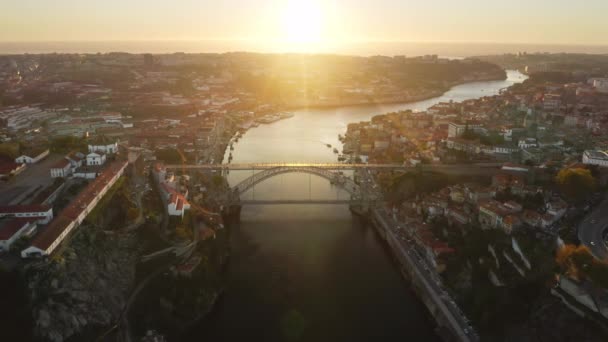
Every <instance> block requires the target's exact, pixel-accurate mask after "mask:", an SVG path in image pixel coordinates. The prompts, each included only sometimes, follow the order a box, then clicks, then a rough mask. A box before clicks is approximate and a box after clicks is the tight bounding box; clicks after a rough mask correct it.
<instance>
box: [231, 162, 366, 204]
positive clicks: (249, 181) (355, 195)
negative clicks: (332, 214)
mask: <svg viewBox="0 0 608 342" xmlns="http://www.w3.org/2000/svg"><path fill="white" fill-rule="evenodd" d="M287 173H304V174H309V175H314V176H318V177H321V178H324V179H326V180H328V181H329V182H330V183H331V184H333V185H335V186H338V187H339V188H341V189H342V190H344V191H346V192H347V193H348V194H350V197H351V198H350V199H345V200H341V199H335V200H315V199H307V200H256V199H253V200H241V199H240V198H241V196H242V195H243V194H244V193H246V192H247V191H249V190H251V189H255V186H256V185H257V184H259V183H262V182H264V181H266V180H268V179H270V178H272V177H275V176H278V175H282V174H287ZM361 188H362V187H361V186H360V185H358V184H357V183H355V181H354V180H353V179H351V178H349V177H347V176H345V175H343V174H342V173H339V172H336V171H334V170H330V169H327V168H321V167H316V166H308V165H298V166H293V165H289V166H286V165H281V166H276V167H273V168H266V169H262V171H261V172H258V173H256V174H254V175H252V176H250V177H248V178H246V179H245V180H243V181H241V182H240V183H238V184H237V185H235V186H234V187H232V190H233V198H234V200H233V203H235V204H241V205H243V204H247V205H251V204H261V205H266V204H303V203H313V204H355V203H361V202H362V201H363V200H364V199H365V197H366V196H365V193H364V192H363V191H362V189H361Z"/></svg>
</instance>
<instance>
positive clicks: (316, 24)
mask: <svg viewBox="0 0 608 342" xmlns="http://www.w3.org/2000/svg"><path fill="white" fill-rule="evenodd" d="M281 20H282V22H283V25H282V28H283V30H284V32H283V37H284V38H285V40H286V41H287V42H289V43H294V44H309V43H318V42H320V41H321V40H322V38H323V8H322V6H321V4H320V3H319V2H318V1H315V0H288V2H287V4H286V6H285V9H284V10H283V13H282V17H281Z"/></svg>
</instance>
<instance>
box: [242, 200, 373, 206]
mask: <svg viewBox="0 0 608 342" xmlns="http://www.w3.org/2000/svg"><path fill="white" fill-rule="evenodd" d="M238 204H240V205H247V206H249V205H275V204H336V205H339V204H342V205H346V204H361V201H357V200H323V199H310V200H307V199H302V200H241V201H240V202H238Z"/></svg>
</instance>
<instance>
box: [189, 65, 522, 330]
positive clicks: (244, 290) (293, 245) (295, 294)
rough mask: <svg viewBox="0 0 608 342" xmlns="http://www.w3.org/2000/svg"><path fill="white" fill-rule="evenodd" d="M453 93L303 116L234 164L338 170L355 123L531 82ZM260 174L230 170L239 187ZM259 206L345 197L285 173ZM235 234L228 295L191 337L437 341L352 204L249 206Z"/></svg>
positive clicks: (266, 188) (267, 131)
mask: <svg viewBox="0 0 608 342" xmlns="http://www.w3.org/2000/svg"><path fill="white" fill-rule="evenodd" d="M508 75H509V78H508V80H506V81H498V82H482V83H474V84H467V85H462V86H458V87H455V88H453V89H452V90H451V91H450V92H448V93H446V94H445V95H444V96H442V97H440V98H437V99H432V100H428V101H422V102H419V103H412V104H393V105H378V106H365V107H351V108H337V109H315V110H300V111H297V112H295V114H296V115H295V117H293V118H291V119H288V120H283V121H279V122H276V123H274V124H271V125H263V126H260V127H258V128H255V129H253V130H250V131H249V132H247V133H246V134H245V135H244V137H243V138H242V139H240V141H239V143H238V144H236V145H235V151H233V158H234V159H233V162H234V163H242V162H286V161H292V162H293V161H307V162H335V159H336V155H335V154H334V153H333V152H332V149H329V148H327V147H326V146H325V144H331V145H332V146H341V145H340V142H339V141H338V139H337V136H338V134H343V133H344V132H345V131H346V125H347V124H348V123H350V122H357V121H362V120H369V119H370V118H371V117H372V116H373V115H376V114H380V113H384V112H389V111H397V110H402V109H415V110H424V109H426V108H428V107H429V106H431V105H433V104H435V103H437V102H440V101H449V100H454V101H462V100H466V99H469V98H475V97H480V96H486V95H493V94H497V93H498V91H499V90H500V89H502V88H505V87H508V86H509V85H511V84H513V83H515V82H519V81H522V80H523V78H522V77H523V75H521V74H519V73H517V72H509V73H508ZM248 176H251V172H246V171H239V172H231V174H230V177H229V181H230V182H231V184H236V183H237V182H239V181H240V180H243V179H245V178H246V177H248ZM246 196H248V198H253V196H255V198H256V199H306V198H323V199H334V198H346V197H345V196H348V195H347V194H346V193H344V192H343V191H340V190H339V189H337V188H336V187H333V186H331V185H330V184H329V182H328V181H326V180H324V179H321V178H318V177H315V176H309V175H300V174H285V175H281V176H278V177H275V178H271V179H269V180H267V181H265V182H264V183H261V184H258V185H257V186H256V187H255V190H254V191H250V192H249V193H248V194H246ZM241 220H242V221H241V223H240V225H239V226H238V227H235V228H234V234H233V237H232V239H233V240H232V248H233V258H232V259H231V263H230V266H229V270H228V275H227V276H228V286H227V291H226V295H225V297H224V299H223V301H222V302H220V304H219V305H218V308H217V311H216V312H215V313H214V314H213V315H212V316H211V317H210V318H209V319H208V320H206V321H205V322H203V323H201V325H199V326H197V327H195V328H194V329H192V331H189V332H188V339H192V340H200V339H207V340H211V341H242V340H251V341H434V340H437V338H436V337H435V335H434V334H433V323H432V321H431V320H430V319H429V317H427V314H426V312H425V309H424V307H423V306H422V304H421V303H420V302H419V301H418V300H417V298H416V297H415V295H414V294H413V293H412V292H411V291H410V290H409V289H408V288H407V286H406V284H405V282H404V281H403V280H402V279H401V277H400V275H399V272H398V270H397V267H396V265H395V264H393V263H392V262H391V258H390V256H389V255H388V253H386V251H385V250H384V248H383V244H382V243H381V241H379V239H378V238H377V237H376V235H375V234H374V231H373V230H372V229H370V228H369V227H366V226H364V225H363V224H362V223H361V222H360V221H359V220H358V219H356V218H353V217H352V216H351V214H350V212H349V210H348V207H347V206H343V205H325V206H323V205H297V206H296V205H279V206H252V207H245V208H243V211H242V215H241Z"/></svg>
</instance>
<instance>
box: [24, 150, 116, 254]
mask: <svg viewBox="0 0 608 342" xmlns="http://www.w3.org/2000/svg"><path fill="white" fill-rule="evenodd" d="M126 164H127V162H126V161H116V162H114V163H112V164H110V165H109V166H108V167H106V168H105V169H104V170H103V171H102V173H101V174H100V175H99V176H98V177H97V178H95V180H93V181H92V182H91V183H89V185H87V187H86V188H85V189H83V190H82V191H81V192H80V193H79V194H78V196H76V198H75V199H74V200H73V201H72V202H71V203H70V204H69V205H68V206H67V207H66V208H65V209H63V211H62V212H61V213H60V214H59V215H58V216H57V217H56V218H55V219H54V220H53V221H52V222H51V223H50V224H49V225H48V227H47V228H46V229H45V230H44V231H43V232H42V233H41V234H38V235H37V236H36V238H35V239H34V241H33V242H32V245H33V246H35V247H38V248H40V249H42V250H46V249H48V248H49V247H50V246H51V244H53V242H54V241H55V240H56V239H57V238H58V237H59V235H61V233H63V231H64V230H65V229H66V227H67V226H68V225H69V224H70V223H71V222H73V221H74V220H75V219H76V218H77V217H78V216H79V215H80V214H81V213H82V211H83V210H84V208H86V206H88V205H89V204H90V203H91V202H92V201H93V200H94V199H95V197H96V196H97V195H98V194H99V192H100V191H102V190H103V189H104V188H105V187H106V186H107V185H108V183H109V181H110V179H111V178H112V177H114V176H115V175H116V174H117V172H118V171H119V170H120V169H121V168H123V167H124V166H125V165H126Z"/></svg>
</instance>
